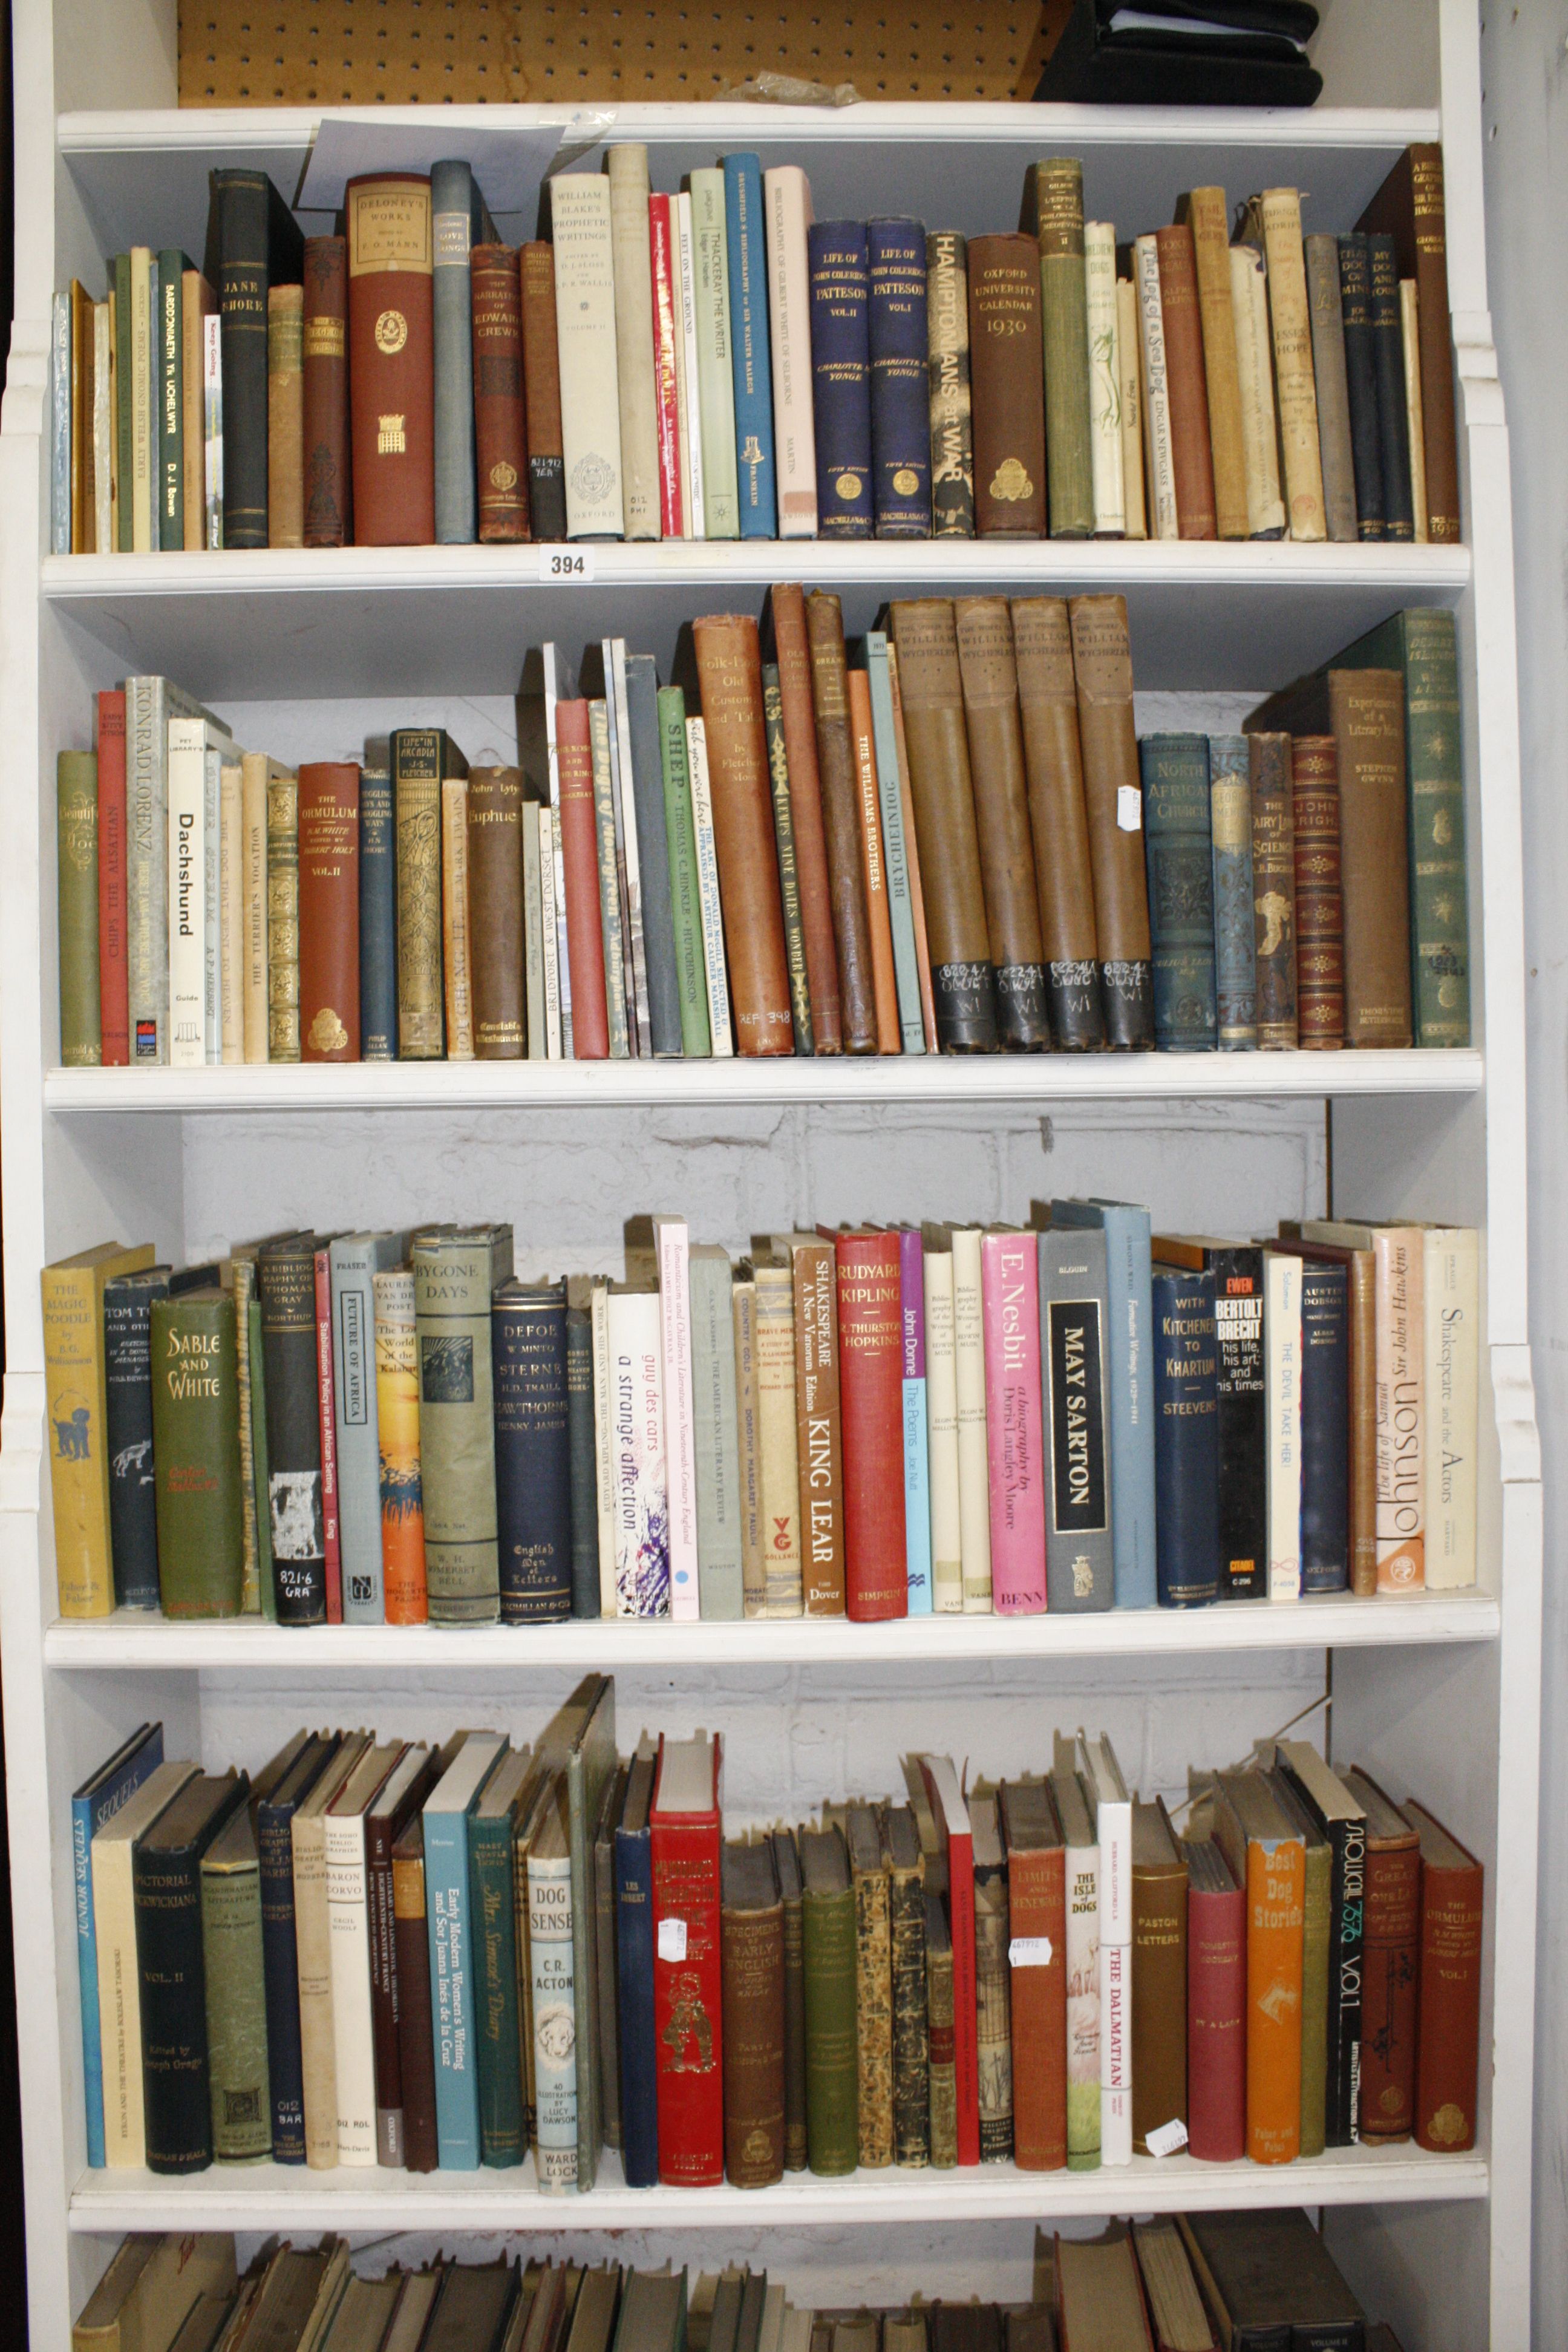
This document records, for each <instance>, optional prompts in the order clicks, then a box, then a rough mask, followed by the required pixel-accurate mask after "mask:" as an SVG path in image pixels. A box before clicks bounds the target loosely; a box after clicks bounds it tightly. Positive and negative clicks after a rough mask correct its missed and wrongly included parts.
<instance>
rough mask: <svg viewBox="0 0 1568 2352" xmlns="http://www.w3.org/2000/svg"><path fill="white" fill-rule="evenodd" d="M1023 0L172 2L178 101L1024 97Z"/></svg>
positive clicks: (1032, 64)
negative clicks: (758, 79) (818, 89)
mask: <svg viewBox="0 0 1568 2352" xmlns="http://www.w3.org/2000/svg"><path fill="white" fill-rule="evenodd" d="M1052 14H1053V10H1052V8H1051V6H1050V5H1047V7H1046V9H1045V11H1044V12H1043V13H1042V9H1041V6H1040V0H869V5H856V0H796V5H780V0H723V5H718V6H715V5H712V0H708V5H702V0H608V5H606V0H305V5H300V0H292V5H283V0H271V5H258V0H181V5H180V103H181V105H182V106H375V105H383V106H416V105H436V106H438V105H455V106H475V105H483V104H485V103H487V102H489V103H493V104H504V103H506V102H508V101H509V100H510V101H513V102H526V103H530V104H534V105H550V104H555V103H559V104H563V105H573V106H578V105H599V104H615V103H617V102H620V103H630V102H632V101H634V100H642V101H650V102H651V101H662V102H673V103H676V104H679V103H680V102H681V101H682V100H686V101H695V100H700V99H705V98H712V97H716V96H717V95H718V94H719V93H720V92H721V90H725V89H731V88H733V87H734V85H735V84H737V83H739V82H742V81H746V80H749V79H751V78H752V76H753V75H755V74H759V73H786V74H793V75H795V76H797V77H799V78H800V79H802V80H806V81H817V82H826V83H827V84H828V85H830V86H833V85H837V84H838V83H840V82H852V83H853V84H854V85H855V88H856V89H857V90H858V92H859V94H860V96H861V97H862V98H865V99H882V100H894V99H904V100H907V99H928V100H952V99H964V100H974V99H1012V98H1027V97H1029V96H1030V95H1031V94H1032V92H1033V89H1034V86H1035V81H1036V79H1037V74H1038V71H1039V61H1040V55H1041V49H1042V45H1043V37H1044V36H1043V30H1042V27H1043V26H1044V24H1046V23H1048V21H1049V20H1050V17H1051V16H1052Z"/></svg>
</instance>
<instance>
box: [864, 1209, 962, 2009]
mask: <svg viewBox="0 0 1568 2352" xmlns="http://www.w3.org/2000/svg"><path fill="white" fill-rule="evenodd" d="M834 1238H835V1248H836V1252H837V1271H838V1412H839V1423H840V1427H841V1429H842V1432H843V1444H844V1583H845V1600H846V1607H847V1614H848V1615H849V1616H850V1617H853V1618H857V1619H858V1620H859V1621H861V1622H868V1621H870V1620H873V1619H878V1618H884V1617H907V1616H908V1615H909V1611H910V1585H909V1561H908V1557H907V1553H906V1549H905V1527H904V1326H903V1290H902V1284H901V1280H900V1270H899V1236H898V1234H837V1235H836V1236H835V1237H834ZM971 1903H972V1904H973V1890H972V1891H971ZM972 1940H973V1939H972ZM953 1966H954V1969H955V1971H956V1969H957V1959H956V1956H955V1958H954V1962H953Z"/></svg>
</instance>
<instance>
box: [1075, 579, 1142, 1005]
mask: <svg viewBox="0 0 1568 2352" xmlns="http://www.w3.org/2000/svg"><path fill="white" fill-rule="evenodd" d="M1068 622H1069V625H1070V626H1071V630H1072V656H1073V673H1074V676H1075V677H1076V679H1077V681H1078V725H1079V741H1080V743H1081V745H1082V749H1083V789H1084V803H1085V805H1086V807H1087V809H1088V812H1089V859H1090V863H1091V866H1092V868H1093V873H1094V909H1095V934H1096V942H1097V945H1098V947H1099V950H1100V991H1101V995H1102V998H1103V1002H1104V1007H1105V1033H1106V1037H1107V1040H1108V1042H1109V1043H1110V1045H1112V1046H1118V1047H1130V1046H1143V1045H1152V1044H1153V1043H1154V989H1153V979H1152V971H1151V968H1150V955H1151V950H1150V944H1149V895H1148V884H1147V881H1146V879H1145V877H1144V872H1143V844H1142V840H1141V839H1140V834H1141V832H1142V789H1141V785H1140V780H1139V769H1138V736H1137V731H1136V729H1135V727H1134V725H1133V719H1132V649H1131V644H1130V642H1129V639H1128V635H1127V600H1126V598H1125V597H1124V596H1074V597H1072V598H1071V599H1070V600H1069V601H1068ZM1134 817H1136V819H1137V822H1136V823H1134V822H1133V819H1134Z"/></svg>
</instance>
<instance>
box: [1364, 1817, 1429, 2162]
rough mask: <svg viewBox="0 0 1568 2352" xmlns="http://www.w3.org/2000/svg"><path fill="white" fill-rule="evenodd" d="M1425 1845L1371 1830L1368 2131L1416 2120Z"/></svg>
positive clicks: (1388, 2130)
mask: <svg viewBox="0 0 1568 2352" xmlns="http://www.w3.org/2000/svg"><path fill="white" fill-rule="evenodd" d="M1420 1909H1421V1849H1420V1847H1419V1845H1418V1844H1417V1843H1416V1841H1415V1836H1414V1834H1412V1835H1411V1836H1410V1837H1409V1838H1407V1839H1403V1840H1401V1841H1400V1842H1399V1843H1397V1844H1395V1843H1389V1842H1387V1841H1384V1840H1382V1839H1378V1838H1373V1837H1372V1836H1370V1835H1369V1836H1368V1838H1367V1842H1366V1912H1365V1919H1364V1928H1363V1947H1362V1971H1363V1974H1362V2012H1361V2136H1362V2137H1363V2139H1365V2140H1379V2141H1387V2140H1399V2139H1408V2138H1409V2137H1410V2135H1411V2133H1412V2131H1413V2130H1414V2128H1415V2029H1416V2004H1417V1993H1418V1979H1419V1976H1420V1962H1421V1950H1420V1933H1421V1922H1420Z"/></svg>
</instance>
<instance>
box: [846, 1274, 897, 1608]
mask: <svg viewBox="0 0 1568 2352" xmlns="http://www.w3.org/2000/svg"><path fill="white" fill-rule="evenodd" d="M835 1245H836V1248H837V1260H838V1301H837V1304H838V1393H839V1412H840V1417H841V1423H842V1429H843V1446H844V1577H845V1594H846V1605H847V1610H848V1613H849V1615H850V1617H851V1618H855V1619H858V1620H861V1621H867V1620H872V1619H878V1618H886V1617H904V1616H907V1615H908V1614H909V1562H908V1557H907V1553H906V1549H905V1527H904V1481H903V1452H904V1448H903V1409H904V1406H903V1336H902V1324H901V1313H902V1309H901V1296H902V1294H901V1288H900V1273H899V1237H898V1235H897V1234H896V1233H894V1234H883V1233H843V1234H839V1235H838V1236H837V1242H836V1244H835Z"/></svg>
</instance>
